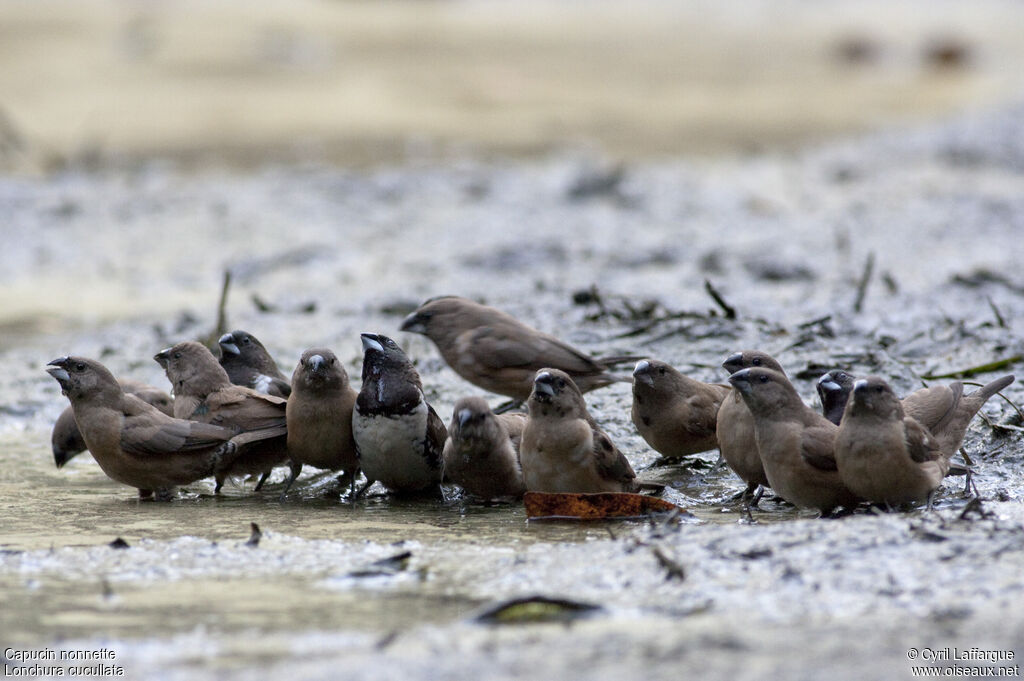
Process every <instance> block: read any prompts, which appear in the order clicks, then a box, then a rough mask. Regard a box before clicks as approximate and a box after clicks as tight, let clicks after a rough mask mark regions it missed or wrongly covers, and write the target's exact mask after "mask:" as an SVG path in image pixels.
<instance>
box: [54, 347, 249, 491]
mask: <svg viewBox="0 0 1024 681" xmlns="http://www.w3.org/2000/svg"><path fill="white" fill-rule="evenodd" d="M46 372H47V373H48V374H50V375H51V376H52V377H53V378H54V379H55V380H56V381H57V383H59V384H60V387H61V392H62V393H63V394H64V395H66V396H67V398H68V400H70V402H71V408H72V409H73V410H74V417H75V421H76V422H77V424H78V429H79V431H80V432H81V435H82V439H83V440H84V442H85V445H86V447H88V449H89V451H90V452H91V453H92V456H93V458H94V459H95V460H96V463H98V464H99V466H100V468H101V469H103V472H104V473H106V474H107V476H108V477H110V478H111V479H112V480H115V481H117V482H120V483H123V484H125V485H130V486H132V487H135V488H137V489H138V490H139V496H140V497H143V498H147V497H152V496H153V495H154V494H155V495H156V497H157V498H159V499H167V498H170V497H172V496H173V495H174V488H175V487H177V486H178V485H187V484H189V483H192V482H195V481H196V480H201V479H202V478H205V477H208V476H210V475H213V474H214V473H215V471H217V470H218V469H219V468H221V467H222V466H225V465H230V462H231V460H232V459H233V457H234V456H236V455H237V450H236V446H235V444H234V443H233V442H231V441H230V440H231V438H232V436H233V435H234V431H232V430H229V429H227V428H221V427H219V426H214V425H209V424H203V423H197V422H195V421H188V420H183V419H176V418H174V417H172V416H168V415H167V414H164V413H163V412H161V411H160V410H158V409H157V408H156V407H154V406H152V405H151V404H148V403H147V402H144V401H143V400H141V399H139V398H138V397H136V396H135V395H131V394H128V393H125V392H124V390H123V389H122V388H121V386H120V385H119V384H118V382H117V380H115V379H114V376H113V375H112V374H111V373H110V371H108V370H107V368H106V367H104V366H103V365H102V364H100V363H99V362H97V361H95V360H92V359H86V358H84V357H60V358H58V359H55V360H53V361H52V362H50V363H49V364H48V365H47V369H46Z"/></svg>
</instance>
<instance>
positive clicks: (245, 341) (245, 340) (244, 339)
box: [242, 336, 252, 345]
mask: <svg viewBox="0 0 1024 681" xmlns="http://www.w3.org/2000/svg"><path fill="white" fill-rule="evenodd" d="M251 342H252V341H250V340H249V337H248V336H246V337H245V338H243V339H242V345H248V344H249V343H251Z"/></svg>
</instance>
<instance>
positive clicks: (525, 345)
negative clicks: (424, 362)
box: [401, 296, 637, 402]
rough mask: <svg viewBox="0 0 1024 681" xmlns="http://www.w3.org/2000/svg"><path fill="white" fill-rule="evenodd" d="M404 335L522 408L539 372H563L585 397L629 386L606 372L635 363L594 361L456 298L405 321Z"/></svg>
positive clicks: (430, 303)
mask: <svg viewBox="0 0 1024 681" xmlns="http://www.w3.org/2000/svg"><path fill="white" fill-rule="evenodd" d="M401 330H402V331H409V332H411V333H419V334H422V335H424V336H426V337H427V338H429V339H430V340H432V341H434V344H435V345H436V346H437V349H438V350H439V351H440V352H441V356H442V357H444V361H445V362H447V363H448V366H450V367H451V368H452V369H453V370H454V371H455V373H457V374H458V375H459V376H462V377H463V378H464V379H466V380H467V381H469V382H470V383H472V384H473V385H476V386H479V387H481V388H483V389H484V390H489V391H490V392H493V393H497V394H499V395H506V396H508V397H511V398H512V399H513V400H517V401H519V402H522V401H524V400H525V399H526V398H527V397H529V396H530V391H531V390H532V389H533V377H534V375H535V374H536V373H537V370H538V369H542V368H545V367H550V368H554V369H560V370H562V371H564V372H565V373H567V374H568V375H569V376H570V377H572V379H573V381H574V382H575V383H576V385H577V386H578V388H579V390H580V392H584V393H585V392H588V391H590V390H594V389H595V388H601V387H603V386H606V385H610V384H611V383H615V382H617V381H619V382H628V381H629V378H627V377H622V376H614V375H612V374H610V373H608V368H609V367H611V366H613V365H615V364H619V363H622V362H626V361H631V362H632V361H636V359H637V358H636V357H608V358H604V359H595V358H593V357H590V356H588V355H586V354H585V353H583V352H581V351H580V350H577V349H576V348H574V347H572V346H570V345H568V344H566V343H563V342H562V341H560V340H558V339H557V338H555V337H553V336H550V335H548V334H546V333H542V332H540V331H538V330H536V329H534V328H531V327H529V326H527V325H526V324H523V323H522V322H520V321H519V320H517V319H515V318H514V317H512V316H511V315H509V314H507V313H505V312H502V311H501V310H497V309H495V308H493V307H488V306H487V305H481V304H480V303H476V302H473V301H472V300H467V299H466V298H459V297H457V296H444V297H440V298H433V299H431V300H428V301H427V302H425V303H424V304H423V305H421V306H420V307H419V308H418V309H417V310H416V311H415V312H413V313H412V314H410V315H409V316H408V317H406V318H405V320H404V321H403V322H402V326H401Z"/></svg>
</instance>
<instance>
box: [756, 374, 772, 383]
mask: <svg viewBox="0 0 1024 681" xmlns="http://www.w3.org/2000/svg"><path fill="white" fill-rule="evenodd" d="M757 380H759V381H761V382H762V383H767V382H768V381H769V378H768V377H767V376H765V375H764V374H761V375H760V376H758V377H757Z"/></svg>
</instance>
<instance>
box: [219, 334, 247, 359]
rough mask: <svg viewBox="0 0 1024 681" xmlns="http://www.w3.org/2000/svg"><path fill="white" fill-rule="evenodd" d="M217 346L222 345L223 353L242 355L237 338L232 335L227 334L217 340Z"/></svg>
mask: <svg viewBox="0 0 1024 681" xmlns="http://www.w3.org/2000/svg"><path fill="white" fill-rule="evenodd" d="M217 344H218V345H220V349H221V351H222V352H224V353H227V354H229V355H240V354H241V353H242V351H241V350H239V349H238V344H237V343H235V337H234V336H232V335H231V334H230V333H226V334H224V335H223V336H221V337H220V338H219V339H218V340H217Z"/></svg>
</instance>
